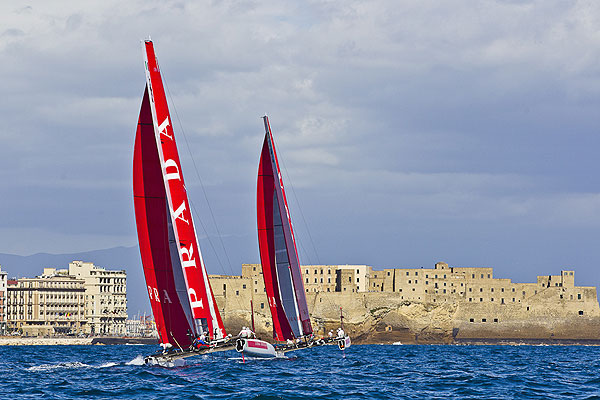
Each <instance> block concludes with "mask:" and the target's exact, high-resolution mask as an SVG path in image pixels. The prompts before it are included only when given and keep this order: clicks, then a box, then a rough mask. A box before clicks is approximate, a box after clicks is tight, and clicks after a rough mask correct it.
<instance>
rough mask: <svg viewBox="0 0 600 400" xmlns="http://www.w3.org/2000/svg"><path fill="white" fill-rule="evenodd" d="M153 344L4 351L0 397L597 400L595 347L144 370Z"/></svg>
mask: <svg viewBox="0 0 600 400" xmlns="http://www.w3.org/2000/svg"><path fill="white" fill-rule="evenodd" d="M155 349H156V348H155V346H10V347H9V346H5V347H2V348H0V371H2V372H1V375H0V382H1V383H0V398H2V399H34V398H35V399H41V398H43V399H448V398H452V399H573V398H575V399H600V347H586V346H407V345H403V346H392V345H365V346H357V345H354V346H352V347H350V348H349V349H347V350H345V351H344V352H342V351H340V350H338V349H337V347H334V346H324V347H318V348H311V349H306V350H301V351H298V352H292V353H288V355H287V358H278V359H247V358H246V359H245V360H242V358H240V356H239V354H238V353H235V352H233V351H228V352H221V353H214V354H211V355H204V356H198V357H194V358H193V359H188V360H190V362H189V364H188V365H186V366H184V367H176V368H164V367H157V366H152V367H151V366H146V365H144V362H143V356H144V355H147V354H150V353H152V352H153V351H154V350H155Z"/></svg>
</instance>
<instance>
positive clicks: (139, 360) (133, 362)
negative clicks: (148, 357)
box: [125, 356, 144, 365]
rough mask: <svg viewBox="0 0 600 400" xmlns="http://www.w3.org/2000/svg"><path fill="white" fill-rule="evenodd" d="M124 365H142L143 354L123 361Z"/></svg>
mask: <svg viewBox="0 0 600 400" xmlns="http://www.w3.org/2000/svg"><path fill="white" fill-rule="evenodd" d="M125 365H144V356H137V357H136V358H134V359H133V360H131V361H129V362H127V363H125Z"/></svg>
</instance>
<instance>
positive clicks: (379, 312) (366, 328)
mask: <svg viewBox="0 0 600 400" xmlns="http://www.w3.org/2000/svg"><path fill="white" fill-rule="evenodd" d="M307 301H308V307H309V312H310V314H311V320H312V324H313V330H314V332H315V335H318V336H326V335H327V333H328V332H329V331H330V330H333V331H334V332H335V331H336V329H337V328H338V327H339V326H340V307H341V308H342V313H343V316H344V329H345V330H346V332H347V333H348V334H350V336H351V337H352V340H353V342H354V343H356V344H359V343H364V344H367V343H394V342H398V341H400V342H402V343H407V344H408V343H452V342H453V337H452V333H453V327H454V325H453V321H454V315H455V314H456V310H457V306H456V304H430V303H419V302H411V301H406V300H401V299H400V296H398V295H397V294H394V293H390V294H387V293H349V294H345V293H308V294H307ZM242 304H243V303H239V302H237V303H235V306H234V304H230V306H229V307H226V309H225V312H223V314H222V316H223V322H224V324H225V327H226V328H227V331H228V332H229V333H232V334H237V332H239V330H240V329H241V327H242V326H251V319H250V315H251V313H250V308H249V307H248V308H245V307H243V305H242ZM254 325H255V331H256V334H257V335H258V336H259V337H261V338H262V339H265V340H270V338H272V336H273V327H272V320H271V315H270V314H269V309H268V308H267V307H265V308H263V309H260V308H259V309H255V310H254Z"/></svg>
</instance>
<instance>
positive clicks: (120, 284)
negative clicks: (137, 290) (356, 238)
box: [68, 261, 127, 336]
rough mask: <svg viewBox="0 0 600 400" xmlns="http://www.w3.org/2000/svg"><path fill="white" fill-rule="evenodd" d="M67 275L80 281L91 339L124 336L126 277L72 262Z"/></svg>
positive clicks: (88, 263)
mask: <svg viewBox="0 0 600 400" xmlns="http://www.w3.org/2000/svg"><path fill="white" fill-rule="evenodd" d="M68 273H69V275H72V276H75V277H77V278H78V279H82V280H83V281H84V287H85V302H84V304H85V317H86V319H87V321H88V325H89V327H90V332H91V333H92V334H95V335H118V336H121V335H125V334H126V332H127V327H126V321H127V297H126V291H127V273H126V272H125V271H124V270H120V271H111V270H106V269H104V268H100V267H97V266H95V265H94V264H93V263H91V262H83V261H73V262H71V263H70V264H69V270H68Z"/></svg>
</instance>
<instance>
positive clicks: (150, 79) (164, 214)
mask: <svg viewBox="0 0 600 400" xmlns="http://www.w3.org/2000/svg"><path fill="white" fill-rule="evenodd" d="M143 48H144V61H145V68H146V89H145V91H144V96H143V99H142V106H141V109H140V115H139V120H138V126H137V131H136V138H135V148H134V156H133V196H134V208H135V218H136V224H137V232H138V240H139V245H140V254H141V258H142V264H143V267H144V276H145V279H146V285H147V289H148V297H149V299H150V305H151V306H152V313H153V315H154V320H155V322H156V328H157V330H158V335H159V339H160V346H161V348H162V351H160V352H158V353H156V354H153V355H152V356H149V357H147V358H146V363H156V364H161V363H164V364H166V365H169V364H170V363H175V362H176V361H177V360H181V359H183V358H186V357H191V356H195V355H198V354H204V353H207V352H213V351H221V350H230V349H233V347H234V345H235V338H232V336H231V335H227V333H226V332H225V327H224V326H223V321H222V319H221V315H220V314H219V310H218V308H217V304H216V301H215V298H214V295H213V292H212V289H211V287H210V283H209V281H208V275H207V273H206V268H205V266H204V262H203V260H202V254H201V253H200V248H199V246H198V239H197V237H196V230H195V228H194V221H193V218H192V214H191V208H190V205H189V201H188V197H187V191H186V186H185V182H184V180H183V174H182V169H181V164H180V161H179V154H178V151H177V146H176V143H175V135H174V132H173V127H172V124H171V117H170V115H169V109H168V106H167V99H166V96H165V91H164V87H163V82H162V78H161V75H160V69H159V66H158V61H157V59H156V55H155V52H154V45H153V43H152V41H151V40H146V41H144V43H143Z"/></svg>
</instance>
